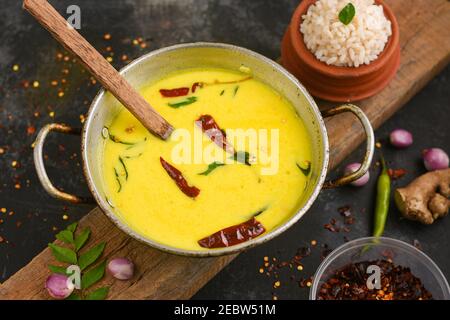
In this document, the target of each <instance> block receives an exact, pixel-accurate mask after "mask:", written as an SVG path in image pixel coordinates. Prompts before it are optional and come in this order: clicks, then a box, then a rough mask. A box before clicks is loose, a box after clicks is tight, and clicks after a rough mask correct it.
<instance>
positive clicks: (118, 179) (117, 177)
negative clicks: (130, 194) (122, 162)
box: [114, 168, 122, 193]
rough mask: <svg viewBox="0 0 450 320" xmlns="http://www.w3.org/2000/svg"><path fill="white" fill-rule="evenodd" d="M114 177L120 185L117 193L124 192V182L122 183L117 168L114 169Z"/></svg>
mask: <svg viewBox="0 0 450 320" xmlns="http://www.w3.org/2000/svg"><path fill="white" fill-rule="evenodd" d="M114 175H115V176H116V181H117V183H118V184H119V189H118V190H117V192H118V193H120V191H122V182H120V176H119V173H118V172H117V170H116V168H114Z"/></svg>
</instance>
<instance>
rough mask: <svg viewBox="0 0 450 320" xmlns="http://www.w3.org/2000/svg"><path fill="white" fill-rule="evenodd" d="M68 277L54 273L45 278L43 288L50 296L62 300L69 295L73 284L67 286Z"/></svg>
mask: <svg viewBox="0 0 450 320" xmlns="http://www.w3.org/2000/svg"><path fill="white" fill-rule="evenodd" d="M68 279H69V278H68V277H67V276H65V275H63V274H57V273H54V274H52V275H50V276H49V277H48V278H47V281H46V282H45V288H46V289H47V291H48V293H49V294H50V296H51V297H52V298H55V299H58V300H63V299H66V298H67V297H68V296H70V295H71V294H72V292H73V290H74V286H68V285H67V284H68Z"/></svg>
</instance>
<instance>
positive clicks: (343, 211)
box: [338, 206, 352, 217]
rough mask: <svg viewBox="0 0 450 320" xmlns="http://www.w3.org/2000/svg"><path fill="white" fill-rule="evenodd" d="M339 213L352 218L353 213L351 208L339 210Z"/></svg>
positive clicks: (346, 207)
mask: <svg viewBox="0 0 450 320" xmlns="http://www.w3.org/2000/svg"><path fill="white" fill-rule="evenodd" d="M338 211H339V213H340V214H341V216H343V217H350V216H351V215H352V212H351V210H350V206H345V207H341V208H339V209H338Z"/></svg>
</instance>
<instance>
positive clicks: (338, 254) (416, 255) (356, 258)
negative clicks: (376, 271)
mask: <svg viewBox="0 0 450 320" xmlns="http://www.w3.org/2000/svg"><path fill="white" fill-rule="evenodd" d="M366 246H368V247H370V249H369V250H363V249H364V248H365V247H366ZM386 255H389V257H390V258H391V259H392V261H393V263H394V264H396V265H400V266H403V267H408V268H410V269H411V272H412V273H413V274H414V275H415V276H416V277H418V278H419V279H420V280H421V281H422V283H423V285H424V287H425V288H426V289H427V290H428V291H430V292H431V294H432V295H433V299H435V300H450V287H449V285H448V282H447V279H446V278H445V276H444V275H443V273H442V271H441V270H440V269H439V267H438V266H437V265H436V264H435V263H434V262H433V260H431V259H430V258H429V257H428V256H427V255H426V254H424V253H423V252H422V251H420V250H419V249H417V248H415V247H414V246H412V245H410V244H407V243H405V242H403V241H400V240H395V239H391V238H379V239H378V240H377V239H376V238H373V237H369V238H360V239H356V240H353V241H350V242H347V243H345V244H344V245H342V246H340V247H339V248H337V249H335V250H334V251H333V252H332V253H331V254H330V255H328V256H327V257H326V258H325V259H324V260H323V261H322V263H321V265H320V266H319V269H317V271H316V274H315V275H314V282H313V285H312V287H311V291H310V293H309V298H310V299H311V300H316V299H317V297H318V293H319V290H320V288H321V286H322V285H323V283H324V282H326V281H327V280H328V279H329V278H330V276H331V275H332V274H333V273H334V272H335V271H336V270H337V269H340V268H342V267H344V266H345V265H347V264H350V263H355V262H362V261H371V260H380V259H386Z"/></svg>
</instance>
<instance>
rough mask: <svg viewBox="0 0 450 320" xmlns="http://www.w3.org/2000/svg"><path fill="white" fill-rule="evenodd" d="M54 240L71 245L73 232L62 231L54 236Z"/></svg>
mask: <svg viewBox="0 0 450 320" xmlns="http://www.w3.org/2000/svg"><path fill="white" fill-rule="evenodd" d="M56 239H58V240H61V241H62V242H65V243H73V232H71V231H69V230H63V231H61V232H59V233H58V234H57V235H56Z"/></svg>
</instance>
